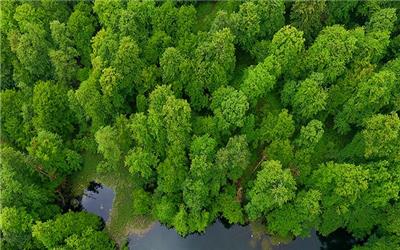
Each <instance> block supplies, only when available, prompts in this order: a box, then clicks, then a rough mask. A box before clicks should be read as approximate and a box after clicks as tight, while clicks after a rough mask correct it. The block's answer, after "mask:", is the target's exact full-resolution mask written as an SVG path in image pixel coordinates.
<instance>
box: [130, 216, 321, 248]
mask: <svg viewBox="0 0 400 250" xmlns="http://www.w3.org/2000/svg"><path fill="white" fill-rule="evenodd" d="M320 246H321V243H320V242H319V240H318V237H317V236H316V233H315V232H313V233H312V235H311V237H309V238H305V239H301V238H298V239H296V240H294V241H292V242H290V243H289V244H280V245H277V246H273V245H272V241H271V239H270V238H268V237H265V236H262V237H259V236H257V235H255V233H253V232H252V230H251V226H239V225H232V226H230V227H229V228H226V227H225V226H224V225H223V224H222V223H221V221H217V222H215V223H214V224H213V225H211V226H209V227H208V228H207V230H206V232H205V233H204V234H201V235H200V234H193V235H189V236H187V237H185V238H182V237H180V236H179V235H178V234H177V233H176V231H175V230H174V229H168V228H166V227H165V226H163V225H160V224H159V223H157V224H155V225H154V227H153V228H152V229H151V230H150V231H149V232H148V233H146V234H145V235H144V236H137V235H132V236H130V237H129V248H130V249H135V250H203V249H206V250H225V249H226V250H266V249H273V250H278V249H279V250H299V249H307V250H319V247H320Z"/></svg>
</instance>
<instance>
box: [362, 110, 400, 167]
mask: <svg viewBox="0 0 400 250" xmlns="http://www.w3.org/2000/svg"><path fill="white" fill-rule="evenodd" d="M361 134H362V137H363V140H364V143H365V154H364V155H365V157H366V158H372V159H373V158H375V157H376V158H382V157H384V158H388V159H393V160H400V158H399V154H400V119H399V116H398V115H397V114H396V113H392V114H390V115H383V114H377V115H374V116H372V117H371V118H369V119H367V120H366V121H365V129H364V130H363V131H362V132H361Z"/></svg>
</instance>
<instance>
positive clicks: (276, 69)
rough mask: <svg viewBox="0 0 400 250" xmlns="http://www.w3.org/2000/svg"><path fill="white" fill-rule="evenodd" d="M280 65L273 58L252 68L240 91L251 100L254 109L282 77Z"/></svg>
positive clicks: (268, 58) (270, 57)
mask: <svg viewBox="0 0 400 250" xmlns="http://www.w3.org/2000/svg"><path fill="white" fill-rule="evenodd" d="M280 70H281V68H280V65H279V64H278V63H276V59H275V57H273V56H268V57H267V58H265V60H264V61H263V62H261V63H259V64H257V65H256V66H255V67H254V68H251V69H250V70H249V71H248V73H247V76H246V78H245V80H244V81H243V84H242V85H241V86H240V89H241V90H242V91H243V93H244V94H245V95H246V96H247V98H248V99H249V102H250V103H251V105H252V106H253V107H255V106H256V104H257V103H258V101H259V100H260V99H262V98H263V97H265V96H266V94H268V93H269V92H270V91H271V90H272V89H273V88H274V86H275V84H276V82H277V80H278V78H279V76H280Z"/></svg>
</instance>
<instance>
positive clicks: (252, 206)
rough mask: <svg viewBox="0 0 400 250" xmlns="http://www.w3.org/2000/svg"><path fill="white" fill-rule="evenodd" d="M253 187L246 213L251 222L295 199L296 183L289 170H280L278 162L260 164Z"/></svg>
mask: <svg viewBox="0 0 400 250" xmlns="http://www.w3.org/2000/svg"><path fill="white" fill-rule="evenodd" d="M261 167H262V169H261V170H260V171H259V172H258V173H257V177H256V180H255V182H254V186H253V187H252V188H251V189H250V191H249V192H248V194H247V195H248V197H249V203H247V205H246V207H245V208H246V212H247V214H248V216H249V218H250V219H251V220H256V219H258V218H261V217H263V216H265V215H267V214H268V212H269V211H270V210H272V209H274V208H280V207H282V206H283V205H284V204H285V203H287V202H288V201H290V200H292V199H293V198H294V197H295V191H296V182H295V180H294V178H293V176H292V175H291V173H290V170H289V169H282V166H281V164H280V162H278V161H273V160H271V161H267V162H264V163H262V164H261Z"/></svg>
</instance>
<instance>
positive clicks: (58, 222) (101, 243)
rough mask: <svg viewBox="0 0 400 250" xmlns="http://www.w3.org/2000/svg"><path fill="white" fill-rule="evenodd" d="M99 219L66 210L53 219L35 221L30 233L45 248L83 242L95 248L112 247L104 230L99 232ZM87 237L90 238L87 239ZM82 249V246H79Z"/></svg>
mask: <svg viewBox="0 0 400 250" xmlns="http://www.w3.org/2000/svg"><path fill="white" fill-rule="evenodd" d="M100 229H101V220H100V218H99V217H97V216H96V215H92V214H89V213H86V212H77V213H74V212H68V213H65V214H63V215H59V216H57V217H56V218H54V219H53V220H48V221H46V222H40V221H39V222H37V223H36V224H35V225H34V226H33V227H32V235H33V237H34V238H35V239H36V240H38V241H39V242H40V243H41V244H43V246H44V247H46V248H47V249H53V248H60V247H67V248H69V247H73V246H77V245H80V244H78V243H80V242H81V243H83V244H85V245H89V246H94V247H95V248H102V249H114V245H113V244H112V243H111V242H110V240H109V239H108V240H107V236H106V234H105V233H104V232H102V233H100ZM87 238H91V240H88V239H87ZM79 247H80V249H83V248H82V247H83V246H79Z"/></svg>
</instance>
